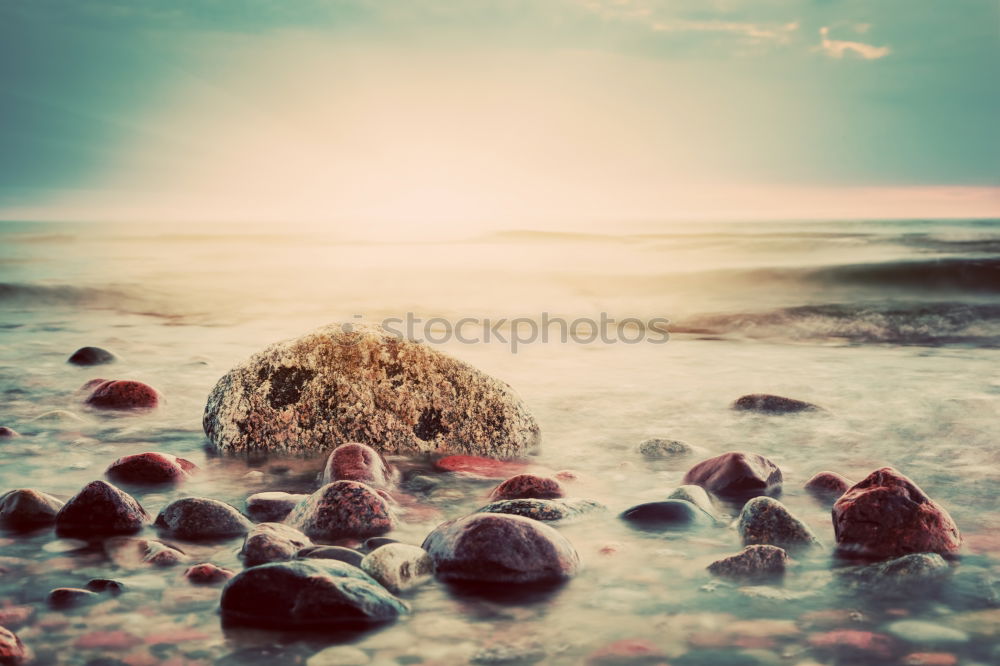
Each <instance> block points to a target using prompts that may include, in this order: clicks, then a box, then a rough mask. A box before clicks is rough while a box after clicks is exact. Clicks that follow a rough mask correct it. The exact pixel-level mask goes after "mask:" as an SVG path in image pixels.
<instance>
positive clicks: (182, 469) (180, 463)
mask: <svg viewBox="0 0 1000 666" xmlns="http://www.w3.org/2000/svg"><path fill="white" fill-rule="evenodd" d="M196 469H197V466H196V465H195V464H194V463H193V462H191V461H190V460H185V459H184V458H178V457H177V456H172V455H170V454H169V453H156V452H153V451H150V452H148V453H136V454H134V455H130V456H125V457H123V458H119V459H118V460H116V461H114V462H113V463H111V465H109V466H108V469H107V471H106V472H105V474H107V476H108V478H109V479H112V480H114V481H117V482H119V483H132V484H157V483H179V482H181V481H185V480H187V479H188V478H189V475H190V473H191V472H193V471H195V470H196Z"/></svg>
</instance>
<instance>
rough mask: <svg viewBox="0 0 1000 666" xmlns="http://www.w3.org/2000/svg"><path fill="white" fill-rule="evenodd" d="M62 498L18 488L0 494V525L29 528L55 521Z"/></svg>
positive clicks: (61, 505) (15, 528)
mask: <svg viewBox="0 0 1000 666" xmlns="http://www.w3.org/2000/svg"><path fill="white" fill-rule="evenodd" d="M62 507H63V502H62V500H58V499H56V498H55V497H52V495H46V494H45V493H41V492H38V491H37V490H31V489H30V488H18V489H16V490H9V491H7V492H5V493H4V494H3V495H0V526H3V527H6V528H7V529H13V530H31V529H35V528H38V527H45V526H46V525H51V524H52V523H54V522H56V514H57V513H59V509H61V508H62Z"/></svg>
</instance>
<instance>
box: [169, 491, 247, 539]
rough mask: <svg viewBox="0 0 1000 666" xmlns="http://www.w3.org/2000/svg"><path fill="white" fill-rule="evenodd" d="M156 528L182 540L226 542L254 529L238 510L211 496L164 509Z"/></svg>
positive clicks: (180, 500)
mask: <svg viewBox="0 0 1000 666" xmlns="http://www.w3.org/2000/svg"><path fill="white" fill-rule="evenodd" d="M155 524H156V526H157V527H159V528H160V529H161V530H164V531H166V532H168V533H169V534H171V535H172V536H174V537H176V538H178V539H188V540H192V541H194V540H199V539H225V538H228V537H234V536H243V535H244V534H246V533H247V532H249V531H250V530H251V529H252V528H253V523H252V522H250V519H249V518H247V517H246V516H244V515H243V514H242V513H240V512H239V511H237V510H236V508H235V507H233V506H230V505H229V504H226V503H225V502H220V501H219V500H216V499H211V498H209V497H182V498H181V499H179V500H174V501H173V502H171V503H170V504H168V505H167V506H165V507H163V510H162V511H160V515H158V516H157V517H156V523H155Z"/></svg>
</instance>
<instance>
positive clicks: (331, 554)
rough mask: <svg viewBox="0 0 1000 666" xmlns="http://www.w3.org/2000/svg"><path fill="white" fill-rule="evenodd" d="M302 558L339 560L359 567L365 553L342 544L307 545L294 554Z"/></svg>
mask: <svg viewBox="0 0 1000 666" xmlns="http://www.w3.org/2000/svg"><path fill="white" fill-rule="evenodd" d="M295 556H296V557H298V558H300V559H303V558H307V559H314V558H315V559H321V560H339V561H341V562H346V563H347V564H350V565H351V566H354V567H360V566H361V561H362V560H364V559H365V554H364V553H362V552H359V551H357V550H354V549H353V548H345V547H343V546H307V547H306V548H303V549H302V550H300V551H299V552H298V553H296V555H295Z"/></svg>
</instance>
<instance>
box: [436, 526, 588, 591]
mask: <svg viewBox="0 0 1000 666" xmlns="http://www.w3.org/2000/svg"><path fill="white" fill-rule="evenodd" d="M423 548H424V550H426V551H427V552H428V554H429V555H430V556H431V559H432V560H434V566H435V569H436V572H437V577H438V578H440V579H441V580H444V581H448V582H461V581H465V582H479V583H541V582H546V581H558V580H564V579H567V578H570V577H572V576H573V575H575V574H576V572H577V571H578V570H579V568H580V557H579V555H578V554H577V552H576V550H575V549H574V548H573V546H572V544H570V542H569V541H567V540H566V538H565V537H564V536H563V535H561V534H560V533H559V532H557V531H556V530H554V529H552V528H551V527H549V526H548V525H545V524H544V523H541V522H539V521H537V520H531V519H530V518H524V517H523V516H510V515H503V514H497V513H476V514H472V515H471V516H465V517H464V518H458V519H456V520H450V521H448V522H446V523H443V524H441V525H438V527H437V528H436V529H435V530H434V531H433V532H431V533H430V534H429V535H428V536H427V538H426V539H425V540H424V543H423Z"/></svg>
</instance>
